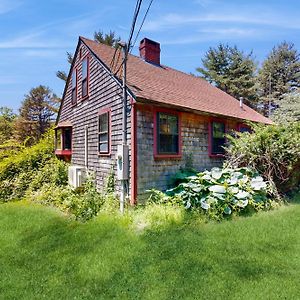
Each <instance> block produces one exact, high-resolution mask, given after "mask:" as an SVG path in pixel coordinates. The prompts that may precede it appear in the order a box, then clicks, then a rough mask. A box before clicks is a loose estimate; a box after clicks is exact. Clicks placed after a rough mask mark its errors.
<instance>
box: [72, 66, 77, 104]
mask: <svg viewBox="0 0 300 300" xmlns="http://www.w3.org/2000/svg"><path fill="white" fill-rule="evenodd" d="M71 101H72V104H73V105H75V104H76V103H77V70H76V69H74V70H73V72H72V100H71Z"/></svg>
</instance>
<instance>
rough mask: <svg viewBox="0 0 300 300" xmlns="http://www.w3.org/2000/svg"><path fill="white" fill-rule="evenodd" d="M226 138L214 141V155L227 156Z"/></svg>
mask: <svg viewBox="0 0 300 300" xmlns="http://www.w3.org/2000/svg"><path fill="white" fill-rule="evenodd" d="M224 145H225V138H222V139H213V143H212V154H225V149H224V148H223V146H224Z"/></svg>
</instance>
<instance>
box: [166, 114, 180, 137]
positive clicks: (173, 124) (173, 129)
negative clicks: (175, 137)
mask: <svg viewBox="0 0 300 300" xmlns="http://www.w3.org/2000/svg"><path fill="white" fill-rule="evenodd" d="M168 120H169V126H170V133H172V134H178V117H177V116H169V117H168Z"/></svg>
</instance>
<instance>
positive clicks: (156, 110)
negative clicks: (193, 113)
mask: <svg viewBox="0 0 300 300" xmlns="http://www.w3.org/2000/svg"><path fill="white" fill-rule="evenodd" d="M158 113H164V114H169V115H175V116H177V118H178V153H176V154H161V153H159V152H158V137H159V135H158V119H157V116H158ZM153 124H154V125H153V156H154V158H155V159H168V158H174V159H176V158H177V159H180V158H181V157H182V137H181V113H180V112H178V111H176V110H172V109H165V108H154V109H153Z"/></svg>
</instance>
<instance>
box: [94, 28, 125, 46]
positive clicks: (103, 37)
mask: <svg viewBox="0 0 300 300" xmlns="http://www.w3.org/2000/svg"><path fill="white" fill-rule="evenodd" d="M94 40H95V41H96V42H98V43H101V44H105V45H108V46H112V47H114V48H118V47H119V44H118V43H119V42H120V41H121V38H120V37H117V35H116V33H115V32H114V31H109V33H105V34H104V33H103V31H101V30H98V31H95V32H94Z"/></svg>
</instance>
